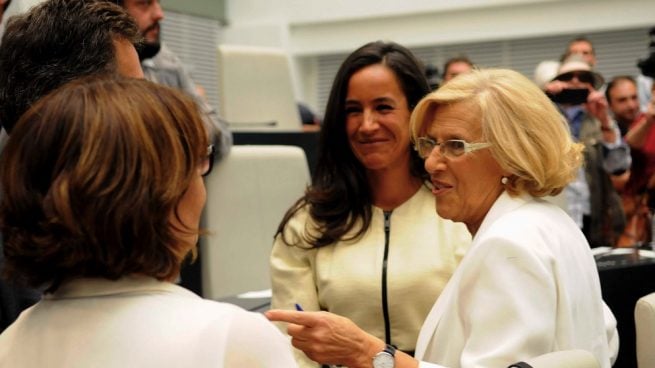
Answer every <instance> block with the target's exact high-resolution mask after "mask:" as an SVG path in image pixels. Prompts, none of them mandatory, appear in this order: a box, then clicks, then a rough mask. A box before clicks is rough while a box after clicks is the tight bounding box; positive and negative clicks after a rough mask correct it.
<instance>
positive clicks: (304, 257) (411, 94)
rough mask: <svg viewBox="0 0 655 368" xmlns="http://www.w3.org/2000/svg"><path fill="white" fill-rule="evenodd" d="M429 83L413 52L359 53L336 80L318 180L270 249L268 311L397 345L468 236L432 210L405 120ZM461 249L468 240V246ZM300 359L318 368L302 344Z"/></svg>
mask: <svg viewBox="0 0 655 368" xmlns="http://www.w3.org/2000/svg"><path fill="white" fill-rule="evenodd" d="M428 92H430V87H429V86H428V82H427V80H426V78H425V76H424V74H423V67H422V66H421V63H420V62H418V61H417V59H416V58H415V57H414V55H412V53H411V52H410V51H409V50H407V49H406V48H405V47H403V46H400V45H398V44H396V43H393V42H381V41H378V42H372V43H369V44H366V45H364V46H362V47H360V48H359V49H357V50H356V51H354V52H353V53H352V54H350V56H348V57H347V58H346V60H345V61H344V62H343V64H342V65H341V68H340V69H339V71H338V73H337V75H336V77H335V79H334V84H333V85H332V90H331V93H330V97H329V100H328V104H327V109H326V113H325V118H324V123H323V127H322V130H321V140H320V148H319V160H318V164H317V167H316V172H315V176H314V178H313V182H312V185H311V186H310V187H309V188H308V189H307V191H306V192H305V195H304V196H303V197H302V198H301V199H300V200H299V201H298V202H297V203H296V204H295V205H294V206H293V207H292V208H291V209H290V210H289V211H288V212H287V214H286V215H285V217H284V219H283V220H282V223H281V224H280V226H279V228H278V234H277V236H276V239H275V244H274V247H273V252H272V256H271V273H272V285H273V299H272V307H273V308H280V309H293V308H294V304H296V303H297V304H299V305H300V306H301V307H302V308H304V309H305V310H311V311H319V310H324V311H329V312H333V313H336V314H339V315H342V316H345V317H348V318H350V319H351V320H353V321H354V322H355V323H357V325H359V326H360V327H362V328H363V329H364V330H365V331H367V332H369V333H371V334H373V335H375V336H377V337H379V338H380V339H383V340H384V341H386V342H387V343H388V344H390V345H394V346H396V347H398V348H399V349H401V350H404V351H407V352H412V351H413V350H414V346H415V342H416V337H417V336H418V331H419V329H420V327H421V324H422V323H423V320H424V319H425V316H426V315H427V313H428V312H429V310H430V307H431V305H432V304H433V303H434V301H435V300H436V298H437V297H438V296H439V293H440V292H441V290H442V289H443V287H444V285H445V283H446V282H447V281H448V279H449V277H450V275H451V274H452V273H453V271H454V269H455V266H456V265H457V263H458V260H459V258H458V256H457V255H456V253H457V251H458V250H460V249H461V250H462V253H463V249H464V248H465V246H466V245H468V243H469V242H470V236H469V235H468V232H467V231H466V229H465V228H464V227H463V226H461V225H456V224H454V223H452V222H450V221H447V220H444V219H441V218H439V217H437V216H436V215H435V213H436V209H435V201H434V198H433V197H432V196H431V193H430V189H429V188H428V184H427V183H426V179H427V177H428V176H427V174H426V171H425V169H424V168H423V161H422V160H421V158H420V157H419V156H418V154H417V153H416V152H415V151H414V150H413V149H412V148H411V143H410V131H409V117H410V114H411V112H412V109H413V108H414V107H415V106H416V104H417V103H418V101H419V100H420V99H421V98H422V97H423V96H424V95H425V94H427V93H428ZM460 246H461V247H460ZM296 357H297V359H298V360H299V362H300V363H301V365H304V366H314V365H316V363H313V362H311V361H310V360H309V359H308V358H307V357H306V356H304V354H302V353H301V352H300V351H297V356H296Z"/></svg>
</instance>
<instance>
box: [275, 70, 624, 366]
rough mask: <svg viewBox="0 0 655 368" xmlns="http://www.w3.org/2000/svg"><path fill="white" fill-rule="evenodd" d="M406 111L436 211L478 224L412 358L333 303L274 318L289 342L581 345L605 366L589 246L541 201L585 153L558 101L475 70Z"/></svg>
mask: <svg viewBox="0 0 655 368" xmlns="http://www.w3.org/2000/svg"><path fill="white" fill-rule="evenodd" d="M411 120H412V132H413V138H414V141H415V142H416V147H417V150H418V152H419V154H420V156H421V157H423V158H424V159H425V168H426V170H427V172H428V173H429V175H430V181H431V183H432V194H433V196H434V197H435V200H436V202H437V213H438V214H439V215H440V216H442V217H444V218H447V219H451V220H453V221H457V222H463V223H464V224H465V225H466V226H467V228H468V230H469V231H470V232H471V234H473V243H472V244H471V247H470V249H469V251H468V252H467V254H466V256H465V257H464V259H463V260H462V262H461V263H460V265H459V266H458V267H457V269H456V270H455V273H454V274H453V276H452V277H451V279H450V281H449V282H448V285H446V288H445V289H444V291H443V292H442V293H441V295H440V296H439V298H438V299H437V301H436V303H435V304H434V306H433V308H432V310H431V311H430V313H429V314H428V316H427V318H426V320H425V322H424V323H423V326H422V328H421V332H420V333H419V337H418V341H417V343H416V355H415V357H416V359H414V358H412V357H410V356H408V355H407V354H404V353H402V352H397V353H396V354H395V355H392V356H389V354H386V355H385V354H383V349H384V346H385V345H384V342H383V341H380V340H379V339H376V338H375V337H373V336H371V335H369V334H367V333H365V332H363V331H361V330H359V329H358V328H357V326H355V325H354V324H353V323H351V322H350V321H347V320H345V319H344V318H341V317H337V316H332V315H329V314H327V313H298V312H296V313H294V312H287V311H269V312H268V313H267V316H268V317H269V319H271V320H275V321H286V322H290V323H291V324H290V325H289V327H288V330H289V334H290V335H291V336H292V337H293V340H292V344H293V345H294V346H295V347H297V348H300V349H303V350H305V351H306V353H307V354H309V355H311V356H313V357H315V359H316V360H318V361H323V362H329V363H333V364H334V363H337V364H344V365H347V366H349V367H371V366H373V367H375V368H379V367H387V368H388V367H397V368H404V367H417V366H421V367H452V368H456V367H462V368H473V367H506V366H508V365H510V364H512V363H515V362H518V361H521V360H527V359H529V358H532V357H536V356H539V355H542V354H545V353H549V352H553V351H559V350H568V349H582V350H587V351H589V352H591V353H593V355H594V356H595V357H596V359H597V360H598V362H600V364H601V366H602V367H604V368H609V367H610V366H611V364H610V360H611V355H612V354H614V353H616V350H615V349H616V346H615V345H611V344H612V343H614V342H615V341H613V337H614V336H613V333H614V332H615V320H614V319H613V316H612V315H611V313H609V311H608V310H607V309H606V307H605V305H604V303H603V301H602V299H601V290H600V282H599V278H598V271H597V269H596V264H595V262H594V258H593V256H592V254H591V250H590V248H589V244H588V243H587V241H586V239H585V237H584V235H583V234H582V232H581V231H580V229H579V228H578V227H577V225H576V224H575V222H573V220H572V219H571V218H570V217H569V216H568V215H567V214H566V213H565V212H564V211H562V210H561V209H560V208H559V207H557V206H555V205H553V204H551V203H549V202H547V201H545V200H544V199H543V197H545V196H549V195H553V194H557V193H559V192H560V191H561V190H562V189H563V188H564V187H565V186H566V185H567V184H568V183H569V182H570V181H571V180H572V179H573V178H574V177H575V175H576V172H577V169H578V167H579V165H580V163H581V160H582V146H581V145H580V144H577V143H574V142H573V141H572V139H571V136H570V134H569V131H568V128H567V125H566V122H565V121H564V120H563V118H562V117H561V115H560V114H559V112H558V111H557V109H556V108H555V107H554V106H553V105H552V103H551V102H550V101H549V100H548V98H547V97H546V96H545V95H544V93H543V92H542V91H541V90H539V88H538V87H537V86H536V85H534V84H533V83H532V82H530V81H529V80H528V79H527V78H525V77H524V76H522V75H521V74H519V73H517V72H514V71H510V70H502V69H488V70H474V71H472V72H470V73H467V74H463V75H461V76H458V77H457V78H455V79H453V80H451V81H450V82H448V83H446V84H445V85H444V86H442V87H441V88H439V89H438V90H437V91H435V92H433V93H431V94H430V95H428V96H426V97H425V98H424V99H423V100H421V102H420V103H419V104H418V105H417V107H416V109H415V110H414V113H413V114H412V119H411ZM606 321H607V322H606ZM606 325H607V326H608V327H609V328H607V327H606ZM610 341H611V342H610Z"/></svg>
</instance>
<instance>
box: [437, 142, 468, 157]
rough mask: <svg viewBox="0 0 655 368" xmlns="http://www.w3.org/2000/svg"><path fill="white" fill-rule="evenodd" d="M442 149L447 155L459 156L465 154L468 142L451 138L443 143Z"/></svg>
mask: <svg viewBox="0 0 655 368" xmlns="http://www.w3.org/2000/svg"><path fill="white" fill-rule="evenodd" d="M441 149H442V150H443V151H444V154H445V155H446V156H450V157H457V156H461V155H463V154H464V152H465V151H466V144H465V143H464V141H460V140H449V141H445V142H443V143H442V144H441Z"/></svg>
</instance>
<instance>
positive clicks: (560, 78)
mask: <svg viewBox="0 0 655 368" xmlns="http://www.w3.org/2000/svg"><path fill="white" fill-rule="evenodd" d="M573 76H574V74H573V72H568V73H564V74H562V75H560V76H558V77H557V78H555V79H557V80H558V81H562V82H568V81H570V80H571V79H573Z"/></svg>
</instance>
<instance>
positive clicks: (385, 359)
mask: <svg viewBox="0 0 655 368" xmlns="http://www.w3.org/2000/svg"><path fill="white" fill-rule="evenodd" d="M394 366H395V362H394V358H393V355H391V354H389V353H387V352H386V351H383V352H380V353H377V355H375V357H374V358H373V368H393V367H394Z"/></svg>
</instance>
